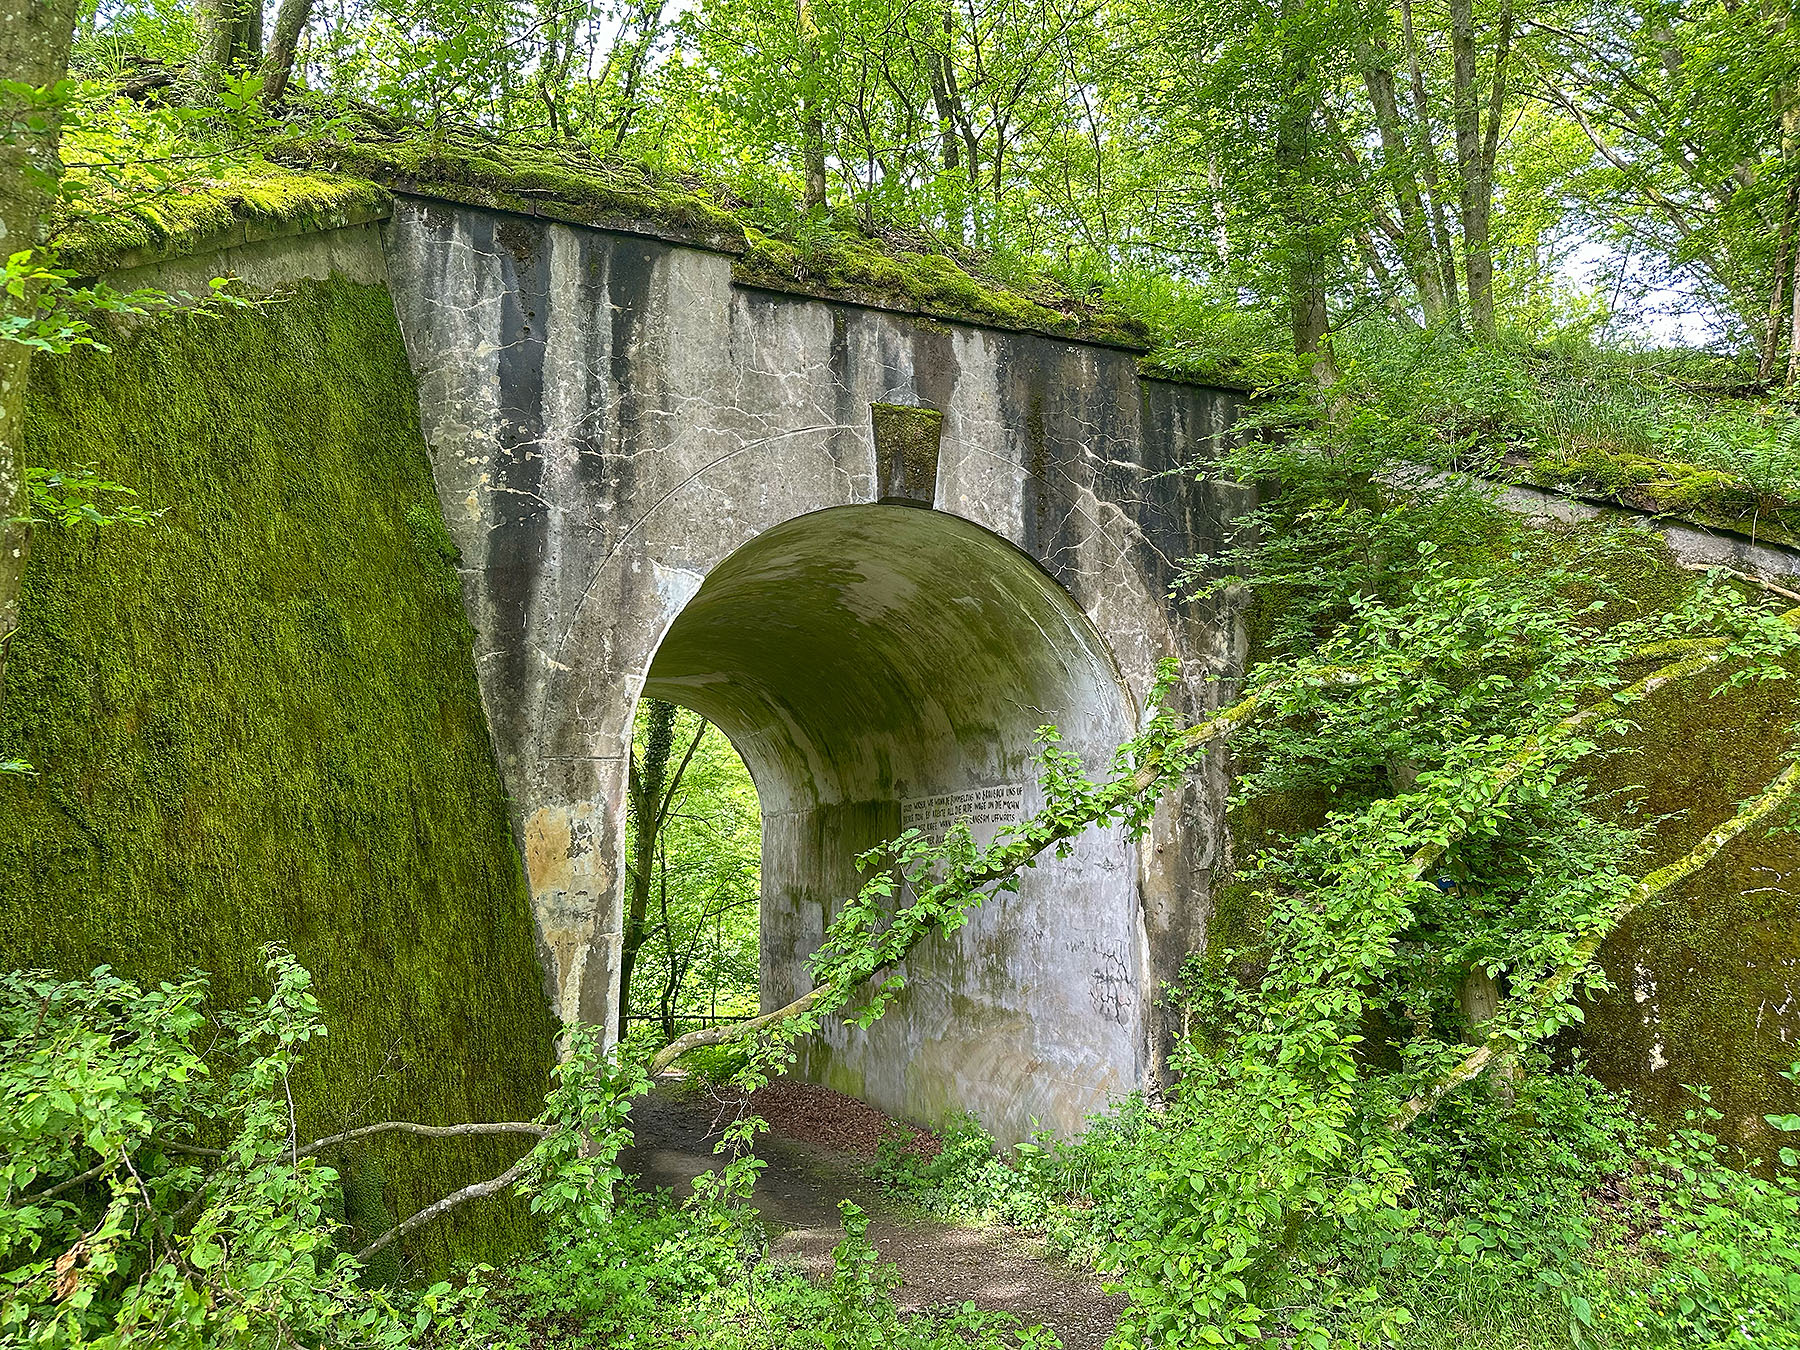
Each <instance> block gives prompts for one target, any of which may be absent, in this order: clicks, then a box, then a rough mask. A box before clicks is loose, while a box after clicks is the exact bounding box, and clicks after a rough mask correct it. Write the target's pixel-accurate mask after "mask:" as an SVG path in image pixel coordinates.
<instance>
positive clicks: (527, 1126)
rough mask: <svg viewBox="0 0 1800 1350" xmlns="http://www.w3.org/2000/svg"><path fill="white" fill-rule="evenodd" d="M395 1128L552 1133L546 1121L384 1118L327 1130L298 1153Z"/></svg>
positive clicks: (442, 1135)
mask: <svg viewBox="0 0 1800 1350" xmlns="http://www.w3.org/2000/svg"><path fill="white" fill-rule="evenodd" d="M390 1131H398V1132H400V1133H402V1134H422V1135H425V1136H427V1137H428V1138H432V1139H454V1138H459V1137H461V1136H464V1135H472V1134H528V1135H531V1136H532V1137H533V1138H536V1139H542V1138H543V1137H544V1136H545V1135H547V1134H549V1133H551V1129H550V1127H549V1126H548V1125H537V1124H534V1123H532V1122H531V1121H528V1120H498V1121H492V1122H478V1123H476V1124H472V1125H415V1124H414V1123H413V1122H412V1121H410V1120H384V1121H382V1122H381V1123H380V1124H378V1125H360V1126H358V1127H357V1128H356V1129H354V1130H345V1131H344V1132H343V1133H342V1134H328V1135H326V1136H325V1137H324V1138H323V1139H315V1140H313V1141H312V1143H310V1144H308V1145H307V1146H306V1147H305V1148H303V1149H301V1150H300V1152H299V1156H300V1157H302V1158H310V1157H312V1156H313V1154H315V1153H319V1152H322V1151H323V1150H325V1149H328V1148H333V1147H335V1146H336V1145H338V1144H348V1143H350V1142H351V1141H353V1140H356V1139H366V1138H368V1137H369V1136H370V1135H374V1134H386V1133H388V1132H390Z"/></svg>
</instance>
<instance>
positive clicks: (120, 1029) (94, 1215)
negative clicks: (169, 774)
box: [0, 947, 482, 1350]
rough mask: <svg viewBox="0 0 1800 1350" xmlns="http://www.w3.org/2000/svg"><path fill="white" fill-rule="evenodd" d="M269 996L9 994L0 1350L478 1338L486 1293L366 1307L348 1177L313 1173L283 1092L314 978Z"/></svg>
mask: <svg viewBox="0 0 1800 1350" xmlns="http://www.w3.org/2000/svg"><path fill="white" fill-rule="evenodd" d="M263 958H264V964H265V969H266V973H267V976H268V979H269V983H270V985H271V991H270V993H269V995H268V997H266V998H263V999H255V1000H252V1001H251V1002H250V1003H249V1004H247V1005H246V1006H245V1007H244V1008H242V1009H239V1010H229V1009H214V1008H209V1006H208V988H207V983H206V981H205V979H204V978H202V977H199V976H193V977H189V978H187V979H184V980H182V981H181V982H179V983H166V982H165V983H163V984H161V985H160V986H158V987H156V988H154V989H151V988H146V987H144V986H142V985H138V984H134V983H132V982H130V981H127V980H122V979H120V978H118V977H117V976H115V975H113V974H112V973H111V972H110V971H109V970H107V969H106V968H105V967H102V968H101V969H99V970H97V971H95V972H94V974H93V976H92V977H91V978H90V979H88V980H81V981H73V982H62V981H59V980H57V979H55V978H54V977H51V976H48V975H46V974H44V973H42V972H35V973H26V972H15V973H13V974H11V975H7V976H5V977H3V978H0V1101H3V1102H4V1104H5V1111H4V1114H3V1115H0V1120H4V1122H5V1123H4V1126H3V1127H0V1145H3V1147H0V1160H3V1161H0V1194H3V1195H4V1197H5V1199H4V1203H3V1204H0V1267H4V1272H3V1273H0V1343H4V1344H6V1345H8V1346H14V1345H17V1346H26V1345H30V1346H33V1347H58V1346H77V1345H82V1346H126V1345H156V1346H168V1347H190V1346H191V1347H202V1346H214V1345H234V1346H286V1345H293V1344H295V1343H296V1341H298V1342H299V1343H308V1342H316V1341H318V1340H319V1339H320V1338H324V1337H329V1339H330V1343H331V1344H333V1345H339V1346H346V1347H370V1348H371V1350H376V1348H379V1350H390V1348H393V1350H397V1348H398V1347H401V1346H406V1345H411V1344H415V1343H417V1342H419V1341H420V1340H421V1339H423V1338H426V1337H428V1336H429V1337H430V1338H431V1339H433V1340H437V1339H439V1338H442V1337H445V1336H449V1335H455V1334H457V1333H459V1332H466V1331H467V1330H468V1329H469V1326H470V1321H469V1319H470V1317H471V1315H472V1313H473V1311H474V1309H475V1307H476V1306H478V1304H479V1301H480V1299H481V1296H482V1291H481V1288H480V1286H479V1284H478V1283H474V1282H470V1283H469V1284H467V1285H465V1286H464V1287H463V1288H462V1289H460V1290H452V1289H451V1288H450V1286H449V1285H444V1284H440V1285H436V1286H434V1287H432V1288H431V1289H430V1290H428V1291H426V1292H425V1293H423V1294H421V1295H415V1296H393V1295H390V1294H388V1293H385V1292H383V1291H380V1290H372V1289H367V1288H364V1287H363V1286H362V1285H361V1283H360V1279H359V1277H360V1275H361V1266H360V1265H359V1264H358V1262H357V1261H356V1260H355V1259H354V1258H353V1257H351V1256H349V1255H348V1254H347V1253H345V1252H343V1251H341V1250H338V1247H339V1243H340V1240H341V1236H342V1234H341V1230H340V1227H339V1225H338V1224H337V1223H336V1222H335V1221H334V1220H333V1219H332V1217H331V1214H332V1211H333V1209H334V1208H335V1207H336V1206H335V1204H334V1199H335V1190H336V1181H337V1174H336V1173H335V1172H334V1171H333V1170H332V1169H331V1168H329V1167H326V1166H324V1165H322V1164H321V1163H320V1162H319V1161H318V1159H316V1158H314V1157H310V1156H302V1155H301V1153H300V1151H299V1150H300V1142H299V1137H298V1135H297V1134H296V1129H297V1126H296V1119H295V1113H294V1108H293V1104H292V1098H291V1096H290V1080H291V1076H292V1074H293V1071H294V1070H295V1068H296V1067H297V1065H298V1063H299V1060H300V1057H301V1055H302V1054H303V1052H304V1048H305V1046H306V1045H307V1043H308V1042H309V1041H311V1040H313V1039H314V1038H315V1037H318V1036H322V1035H323V1034H324V1028H323V1026H322V1024H321V1022H320V1014H319V1005H318V1002H317V1000H316V999H314V997H313V995H312V992H311V977H310V976H309V975H308V974H307V972H306V971H305V970H303V969H302V968H300V967H299V966H298V965H297V964H296V963H295V962H294V960H293V958H292V957H290V956H289V955H288V954H287V953H286V952H284V951H282V950H280V949H279V948H274V947H271V948H266V949H265V950H264V953H263Z"/></svg>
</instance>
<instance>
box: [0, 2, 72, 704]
mask: <svg viewBox="0 0 1800 1350" xmlns="http://www.w3.org/2000/svg"><path fill="white" fill-rule="evenodd" d="M75 12H76V4H75V0H0V80H6V81H10V82H12V83H15V84H21V85H25V86H28V87H30V88H32V89H45V88H48V87H49V86H51V85H54V84H55V83H56V82H57V81H59V80H61V79H63V78H64V76H66V75H67V74H68V70H69V44H70V43H71V41H72V40H73V39H74V34H75ZM24 112H25V109H24V108H23V107H22V106H21V105H20V103H19V102H17V101H15V100H14V99H12V98H10V97H8V96H7V95H6V94H5V93H4V92H0V115H4V116H5V118H6V123H7V130H8V132H9V133H10V134H7V135H3V136H0V255H8V256H9V255H11V254H14V253H19V252H23V251H26V250H29V249H32V248H34V247H35V246H36V245H37V244H38V243H39V242H40V241H41V239H42V238H43V235H42V228H43V213H44V206H45V202H46V197H47V192H46V185H47V183H48V182H50V181H53V180H54V179H55V177H56V176H57V175H58V173H59V171H60V168H61V165H60V162H59V160H58V158H57V144H58V141H59V139H60V137H61V133H62V121H61V118H60V117H59V116H57V115H56V114H55V113H54V112H52V113H51V115H50V116H48V117H46V118H43V119H42V120H41V121H40V120H39V119H37V118H35V117H34V118H32V119H31V120H27V118H26V117H25V116H24V115H23V114H24ZM0 303H6V304H9V305H10V304H13V303H18V302H17V301H14V300H12V299H11V298H10V297H6V298H5V299H3V300H0ZM27 303H29V301H27ZM30 363H31V348H29V347H27V346H25V345H24V344H22V343H18V342H8V341H5V340H3V339H0V690H3V689H4V688H5V676H6V645H7V643H8V641H9V640H10V639H11V637H12V634H13V630H14V628H16V627H17V626H18V621H19V581H20V578H21V577H22V576H23V575H24V572H25V556H26V549H27V547H28V545H29V543H30V538H29V535H28V533H27V528H28V527H27V526H25V525H23V524H21V523H18V520H17V518H18V517H21V516H24V515H25V514H26V509H25V508H26V502H25V381H26V378H27V376H28V375H29V374H30Z"/></svg>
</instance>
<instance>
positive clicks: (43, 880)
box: [0, 280, 554, 1276]
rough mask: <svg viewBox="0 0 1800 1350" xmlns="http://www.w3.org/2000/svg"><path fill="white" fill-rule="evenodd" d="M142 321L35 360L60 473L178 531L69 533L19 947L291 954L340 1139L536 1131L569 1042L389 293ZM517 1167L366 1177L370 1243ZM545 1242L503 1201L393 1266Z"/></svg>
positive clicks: (161, 968) (313, 1075)
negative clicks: (464, 1130)
mask: <svg viewBox="0 0 1800 1350" xmlns="http://www.w3.org/2000/svg"><path fill="white" fill-rule="evenodd" d="M109 336H110V337H111V342H112V347H113V350H112V351H110V352H100V351H89V352H84V353H76V354H72V355H70V356H68V357H66V358H62V359H58V360H55V361H44V362H40V363H38V364H37V365H36V366H34V368H33V372H32V384H31V396H30V403H29V413H28V424H27V446H28V452H29V456H30V460H31V462H32V463H34V464H37V465H52V466H60V467H71V466H77V465H92V466H94V469H95V471H96V472H97V473H99V474H101V475H103V476H104V477H105V478H107V479H109V480H112V481H116V482H119V483H122V484H125V485H128V486H130V487H131V488H133V489H134V490H135V491H136V493H137V494H138V495H137V496H136V498H134V499H133V500H134V501H135V502H136V504H137V505H139V506H141V507H142V508H144V509H145V510H147V511H150V512H153V513H155V514H154V518H153V519H152V520H151V522H150V523H149V524H148V525H146V526H144V527H142V528H131V527H126V526H116V525H115V526H108V527H106V528H104V529H101V530H95V529H92V528H89V527H84V526H74V527H71V528H43V529H40V530H39V531H38V532H37V535H36V538H35V541H34V548H33V555H32V558H31V562H30V566H29V568H28V569H27V572H26V577H25V592H24V606H23V615H22V620H21V625H20V628H19V631H18V633H17V635H16V636H15V637H14V638H13V640H12V644H11V648H10V652H9V656H8V662H7V671H6V675H7V698H6V703H5V709H4V717H3V718H0V759H9V758H15V757H16V758H19V759H23V760H25V761H28V762H29V763H30V764H31V765H33V766H35V769H36V773H35V775H33V776H27V777H6V778H0V966H4V967H6V968H9V969H10V968H14V967H44V968H48V969H51V970H55V971H58V972H61V973H63V974H65V975H71V974H76V973H80V972H85V971H87V970H89V969H91V968H93V967H95V966H98V965H101V964H108V965H111V966H113V967H115V968H116V969H118V970H119V971H120V972H121V973H123V974H126V975H129V976H131V977H134V978H141V979H161V978H167V977H172V976H176V975H178V974H180V973H182V972H185V971H188V970H191V969H196V968H198V969H204V970H206V971H208V972H210V973H211V974H212V976H213V983H214V988H215V990H216V991H217V993H218V995H219V997H220V998H221V999H222V1000H241V999H242V998H243V997H245V996H246V994H247V993H248V992H249V990H250V988H251V986H252V984H253V982H254V980H255V978H256V975H257V971H258V956H257V953H258V950H259V948H260V947H261V946H262V945H263V944H264V943H267V942H275V941H279V942H282V943H285V944H286V945H288V946H289V947H290V948H291V949H292V950H293V951H294V952H295V953H296V954H297V955H298V956H299V958H300V959H301V960H302V961H303V962H304V963H305V965H306V966H307V967H308V968H310V969H311V970H312V971H313V973H314V976H315V978H316V992H317V995H318V998H319V1000H320V1002H321V1004H322V1005H323V1007H324V1009H325V1012H326V1014H327V1017H328V1020H329V1023H330V1035H329V1037H328V1038H327V1039H325V1040H324V1042H323V1043H322V1044H321V1045H320V1046H319V1049H318V1051H317V1053H316V1054H314V1055H312V1056H310V1057H309V1058H308V1060H307V1062H306V1064H305V1066H304V1068H303V1069H302V1070H301V1072H300V1074H299V1075H298V1077H297V1078H296V1081H295V1084H294V1087H295V1092H296V1098H297V1104H298V1107H299V1110H300V1115H301V1128H302V1131H303V1133H305V1134H306V1135H307V1136H308V1137H312V1136H313V1135H322V1134H325V1133H328V1132H333V1131H336V1130H339V1129H342V1128H345V1127H347V1126H352V1125H358V1124H364V1123H368V1122H373V1121H379V1120H384V1119H413V1120H421V1121H426V1122H439V1123H444V1122H455V1121H467V1120H494V1119H503V1120H504V1119H521V1118H529V1117H530V1116H531V1115H533V1114H535V1113H536V1111H537V1110H538V1107H539V1104H540V1103H541V1101H542V1098H543V1095H544V1090H545V1087H546V1084H547V1079H548V1071H549V1067H550V1064H551V1062H552V1058H553V1052H552V1039H553V1035H554V1026H553V1023H552V1020H551V1018H550V1015H549V1012H548V1010H547V1008H546V1005H545V998H544V994H543V988H542V981H541V976H540V973H539V970H538V966H537V961H536V958H535V952H534V948H533V939H532V934H531V925H530V918H529V912H528V906H527V898H526V892H525V884H524V880H523V876H522V868H521V865H520V861H519V858H518V856H517V853H516V850H515V848H514V845H513V842H512V836H511V831H510V827H509V823H508V811H507V805H506V801H505V798H504V796H503V794H502V790H501V787H500V783H499V779H498V775H497V772H496V769H495V765H494V761H493V756H492V751H491V748H490V746H489V743H488V737H487V730H486V723H485V720H484V718H483V715H482V710H481V705H480V700H479V697H478V693H477V688H476V682H475V674H474V667H473V661H472V655H471V642H472V635H471V632H470V629H469V627H468V624H467V622H466V620H465V619H464V617H463V613H462V608H461V603H460V588H459V583H458V580H457V577H456V574H455V571H454V569H453V560H454V550H453V549H452V548H451V546H450V544H449V540H448V537H447V535H446V534H445V532H444V528H443V524H442V522H441V520H440V518H439V515H438V509H437V505H436V500H435V497H434V494H433V488H432V482H431V476H430V471H429V466H428V463H427V460H426V455H425V449H424V445H423V441H422V438H421V434H420V430H419V425H418V420H417V416H418V415H417V405H416V398H417V395H416V391H415V388H414V385H413V381H412V377H411V374H410V372H409V370H408V367H407V364H406V357H405V353H404V350H403V348H402V346H401V341H400V335H399V332H398V329H397V326H396V324H395V320H394V316H393V311H392V306H391V303H390V301H389V299H388V296H387V294H386V292H385V291H384V290H382V289H380V288H371V287H363V286H358V285H353V284H350V283H347V282H344V281H341V280H333V281H330V282H324V283H311V282H306V283H301V284H300V285H299V286H298V287H297V288H296V290H295V291H294V292H293V293H291V294H288V295H285V296H280V297H277V298H275V299H273V300H271V301H270V302H268V303H266V304H263V305H260V306H257V307H254V308H249V309H233V310H226V311H224V312H214V313H193V312H178V313H175V314H172V315H169V316H166V317H163V318H161V319H159V320H157V321H155V322H154V323H151V324H140V325H138V326H136V327H134V328H131V329H129V330H120V331H118V332H115V333H112V334H110V335H109ZM390 1138H391V1137H390ZM516 1151H517V1149H516V1145H514V1144H509V1143H508V1142H506V1141H495V1140H472V1141H465V1140H448V1141H431V1142H430V1143H428V1144H427V1145H426V1146H423V1147H421V1146H419V1145H418V1144H417V1143H414V1142H408V1143H406V1144H404V1145H396V1144H391V1143H387V1142H381V1143H370V1144H369V1145H367V1146H366V1147H362V1148H359V1149H357V1150H356V1151H354V1152H353V1153H350V1154H348V1155H346V1156H343V1157H335V1158H333V1159H331V1161H332V1163H333V1164H334V1165H335V1166H337V1167H338V1168H339V1169H340V1171H341V1172H342V1173H343V1176H344V1195H345V1204H346V1207H347V1209H348V1212H349V1218H350V1219H351V1221H352V1223H353V1224H354V1225H355V1226H356V1227H357V1228H358V1229H359V1230H360V1231H362V1232H365V1233H367V1232H378V1231H381V1229H383V1228H385V1227H386V1226H388V1224H389V1223H390V1222H391V1220H392V1219H393V1218H394V1217H397V1216H404V1215H406V1214H409V1213H411V1212H412V1211H413V1210H414V1209H416V1208H417V1207H419V1206H420V1205H422V1204H424V1203H428V1202H430V1201H432V1200H435V1199H437V1198H438V1197H439V1196H442V1195H444V1194H445V1193H447V1192H448V1191H450V1190H453V1189H455V1188H456V1187H457V1186H460V1185H463V1184H466V1183H467V1182H470V1181H473V1180H476V1179H479V1178H482V1177H487V1176H491V1175H493V1174H494V1173H495V1172H496V1171H498V1170H501V1169H502V1168H504V1166H505V1165H506V1162H507V1161H508V1160H510V1158H511V1157H512V1156H513V1155H514V1154H515V1153H516ZM529 1237H530V1224H529V1221H528V1220H527V1218H526V1216H525V1214H524V1211H523V1208H522V1207H520V1206H517V1205H513V1204H511V1203H509V1202H504V1201H490V1202H488V1203H487V1205H486V1207H485V1208H484V1207H483V1206H472V1207H469V1208H466V1209H464V1210H462V1211H460V1212H459V1213H457V1214H454V1215H452V1216H450V1218H449V1219H447V1220H445V1221H441V1222H440V1223H439V1224H437V1225H434V1226H433V1227H432V1228H431V1229H428V1230H426V1231H425V1232H424V1233H422V1234H421V1236H420V1238H419V1239H418V1240H417V1241H416V1242H415V1243H413V1244H412V1245H411V1246H410V1247H409V1248H408V1249H407V1250H406V1252H405V1256H404V1260H403V1261H402V1262H400V1263H399V1264H398V1265H397V1264H396V1263H395V1262H394V1260H393V1259H392V1257H393V1252H392V1251H390V1252H389V1253H387V1254H385V1255H384V1257H383V1258H381V1259H380V1260H378V1262H377V1267H376V1270H375V1274H377V1275H378V1276H379V1275H383V1274H385V1275H387V1276H392V1275H394V1274H397V1273H401V1272H402V1271H404V1270H410V1269H413V1268H442V1267H444V1266H447V1265H449V1264H451V1263H452V1262H453V1261H454V1260H457V1259H463V1258H469V1257H473V1256H484V1255H485V1256H497V1255H500V1254H503V1253H505V1252H507V1251H510V1250H512V1249H514V1248H515V1247H517V1246H518V1245H519V1244H520V1243H523V1242H526V1241H528V1240H529ZM384 1263H385V1265H384Z"/></svg>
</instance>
